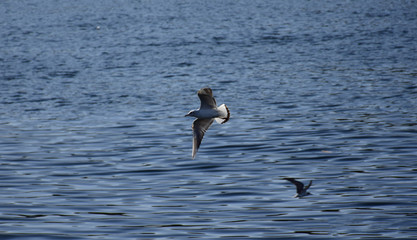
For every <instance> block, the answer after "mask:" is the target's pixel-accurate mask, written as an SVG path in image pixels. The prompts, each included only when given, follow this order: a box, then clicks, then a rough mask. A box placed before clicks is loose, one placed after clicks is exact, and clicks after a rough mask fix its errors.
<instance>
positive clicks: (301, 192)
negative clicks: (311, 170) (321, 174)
mask: <svg viewBox="0 0 417 240" xmlns="http://www.w3.org/2000/svg"><path fill="white" fill-rule="evenodd" d="M284 179H285V180H287V181H290V182H291V183H293V184H294V185H295V186H296V187H297V194H296V195H295V196H294V197H298V198H301V197H304V196H307V195H312V194H311V193H309V192H307V190H308V189H309V188H310V186H311V184H312V183H313V181H312V180H310V183H309V184H308V185H307V186H306V187H304V184H303V183H302V182H299V181H297V180H295V179H294V178H284Z"/></svg>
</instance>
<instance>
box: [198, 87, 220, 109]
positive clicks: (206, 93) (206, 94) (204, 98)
mask: <svg viewBox="0 0 417 240" xmlns="http://www.w3.org/2000/svg"><path fill="white" fill-rule="evenodd" d="M197 94H198V97H199V98H200V101H201V105H200V109H207V108H216V107H217V104H216V99H214V97H213V91H212V90H211V88H202V89H200V90H198V92H197Z"/></svg>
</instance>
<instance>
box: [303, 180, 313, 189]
mask: <svg viewBox="0 0 417 240" xmlns="http://www.w3.org/2000/svg"><path fill="white" fill-rule="evenodd" d="M311 184H313V180H310V183H309V184H308V185H307V187H306V188H305V190H306V191H307V189H309V188H310V187H311Z"/></svg>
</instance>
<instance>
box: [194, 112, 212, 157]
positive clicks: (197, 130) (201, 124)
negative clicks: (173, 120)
mask: <svg viewBox="0 0 417 240" xmlns="http://www.w3.org/2000/svg"><path fill="white" fill-rule="evenodd" d="M213 121H214V119H213V118H207V119H204V118H201V119H196V120H195V121H194V122H193V153H192V157H193V159H194V157H195V155H196V153H197V151H198V148H199V147H200V144H201V141H202V140H203V137H204V133H206V131H207V129H208V128H209V127H210V125H211V124H212V123H213Z"/></svg>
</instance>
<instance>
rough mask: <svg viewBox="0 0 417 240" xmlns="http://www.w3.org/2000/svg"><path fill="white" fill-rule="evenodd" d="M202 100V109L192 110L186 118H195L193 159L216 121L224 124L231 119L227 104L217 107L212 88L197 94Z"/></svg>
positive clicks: (201, 90)
mask: <svg viewBox="0 0 417 240" xmlns="http://www.w3.org/2000/svg"><path fill="white" fill-rule="evenodd" d="M197 95H198V97H199V98H200V101H201V105H200V109H196V110H191V111H190V112H189V113H188V114H187V115H185V116H186V117H195V118H197V119H196V120H194V122H193V125H192V129H193V151H192V155H191V156H192V158H193V159H194V158H195V155H196V153H197V150H198V148H199V147H200V144H201V141H202V140H203V137H204V133H205V132H206V131H207V129H208V128H209V127H210V125H211V124H212V123H213V121H214V120H216V122H218V123H220V124H223V123H225V122H227V120H229V118H230V112H229V109H228V108H227V106H226V105H225V104H222V105H220V106H218V107H217V104H216V99H214V97H213V91H212V90H211V88H202V89H200V90H199V91H198V92H197Z"/></svg>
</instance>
